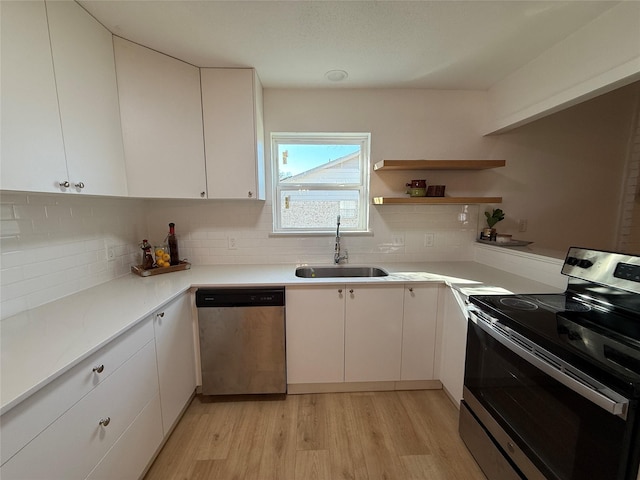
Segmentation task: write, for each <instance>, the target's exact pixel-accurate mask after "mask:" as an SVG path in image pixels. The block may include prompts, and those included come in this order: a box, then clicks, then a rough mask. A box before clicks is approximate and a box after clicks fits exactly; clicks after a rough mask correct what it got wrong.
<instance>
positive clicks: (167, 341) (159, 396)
mask: <svg viewBox="0 0 640 480" xmlns="http://www.w3.org/2000/svg"><path fill="white" fill-rule="evenodd" d="M193 332H194V330H193V320H192V315H191V295H190V294H189V293H185V294H183V295H181V296H180V297H178V298H177V299H175V300H173V301H172V302H170V303H168V304H167V305H166V306H165V307H163V308H162V309H160V310H159V311H158V312H157V313H156V314H154V315H152V316H151V317H148V318H147V319H146V320H143V321H142V322H140V323H138V324H137V325H135V326H134V327H132V328H131V329H130V330H128V331H127V332H126V333H123V334H122V335H121V336H120V337H118V338H116V339H115V340H113V341H112V342H110V343H109V344H107V345H106V346H105V347H103V348H102V349H100V350H99V351H98V352H96V353H95V354H93V355H91V356H90V357H88V358H87V359H85V360H83V361H82V362H80V363H79V364H78V365H76V366H75V367H73V368H72V369H71V370H69V371H68V372H66V373H64V374H63V375H62V376H61V377H59V378H58V379H56V380H54V381H53V382H51V383H50V384H49V385H47V386H46V387H44V388H43V389H41V390H40V391H38V392H37V393H35V394H33V395H32V396H31V397H29V398H27V399H26V400H24V401H23V402H22V403H20V404H18V405H16V406H15V407H14V408H12V409H11V410H9V411H8V412H6V413H5V414H4V415H2V417H1V418H0V424H1V425H2V449H0V450H1V452H2V466H0V478H2V479H3V480H12V479H25V480H26V479H28V480H36V479H47V480H50V479H65V480H72V479H85V478H91V479H136V478H140V476H141V475H142V474H143V473H144V470H145V468H146V467H147V465H148V464H149V462H150V461H151V460H152V459H153V456H154V455H155V453H156V452H157V450H158V448H159V447H160V445H161V444H162V441H163V439H164V438H165V437H166V436H167V435H168V434H169V432H170V431H171V428H172V427H173V425H174V424H175V423H176V421H177V420H178V417H179V416H180V414H181V412H182V411H183V409H184V408H185V406H186V405H187V403H188V402H189V400H190V399H191V395H192V394H193V392H194V390H195V387H196V380H195V378H196V372H195V353H194V335H193Z"/></svg>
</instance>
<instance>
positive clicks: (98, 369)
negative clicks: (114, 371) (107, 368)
mask: <svg viewBox="0 0 640 480" xmlns="http://www.w3.org/2000/svg"><path fill="white" fill-rule="evenodd" d="M102 372H104V365H96V366H95V367H93V373H102Z"/></svg>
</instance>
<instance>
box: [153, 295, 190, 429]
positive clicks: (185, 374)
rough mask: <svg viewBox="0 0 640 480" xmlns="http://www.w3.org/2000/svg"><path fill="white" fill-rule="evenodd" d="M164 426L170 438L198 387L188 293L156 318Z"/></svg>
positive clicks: (164, 309) (161, 311)
mask: <svg viewBox="0 0 640 480" xmlns="http://www.w3.org/2000/svg"><path fill="white" fill-rule="evenodd" d="M153 325H154V328H155V333H156V351H157V355H158V378H159V380H160V400H161V404H162V425H163V428H164V434H165V435H167V434H168V433H169V431H170V430H171V428H172V427H173V424H174V423H175V422H176V420H177V419H178V416H179V415H180V413H181V412H182V410H183V408H184V407H185V406H186V404H187V402H188V401H189V399H190V398H191V395H192V394H193V392H194V390H195V388H196V368H195V350H194V340H193V339H194V330H193V321H192V318H191V295H188V294H184V295H182V296H181V297H179V298H178V299H176V300H174V301H173V302H172V303H170V304H169V305H168V306H166V307H165V308H163V309H162V310H160V311H159V312H158V313H156V315H155V319H154V323H153Z"/></svg>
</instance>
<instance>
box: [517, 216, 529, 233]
mask: <svg viewBox="0 0 640 480" xmlns="http://www.w3.org/2000/svg"><path fill="white" fill-rule="evenodd" d="M527 223H528V222H527V220H526V219H523V220H518V231H519V232H526V231H527V226H528V225H527Z"/></svg>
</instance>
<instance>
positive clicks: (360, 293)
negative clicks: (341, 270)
mask: <svg viewBox="0 0 640 480" xmlns="http://www.w3.org/2000/svg"><path fill="white" fill-rule="evenodd" d="M346 293H347V299H346V316H345V342H344V343H345V347H344V350H345V354H344V356H345V366H344V367H345V374H344V379H345V381H346V382H373V381H396V380H399V379H400V362H401V355H402V305H403V299H404V286H388V285H385V286H369V285H366V286H365V285H354V286H349V285H348V286H347V290H346Z"/></svg>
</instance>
